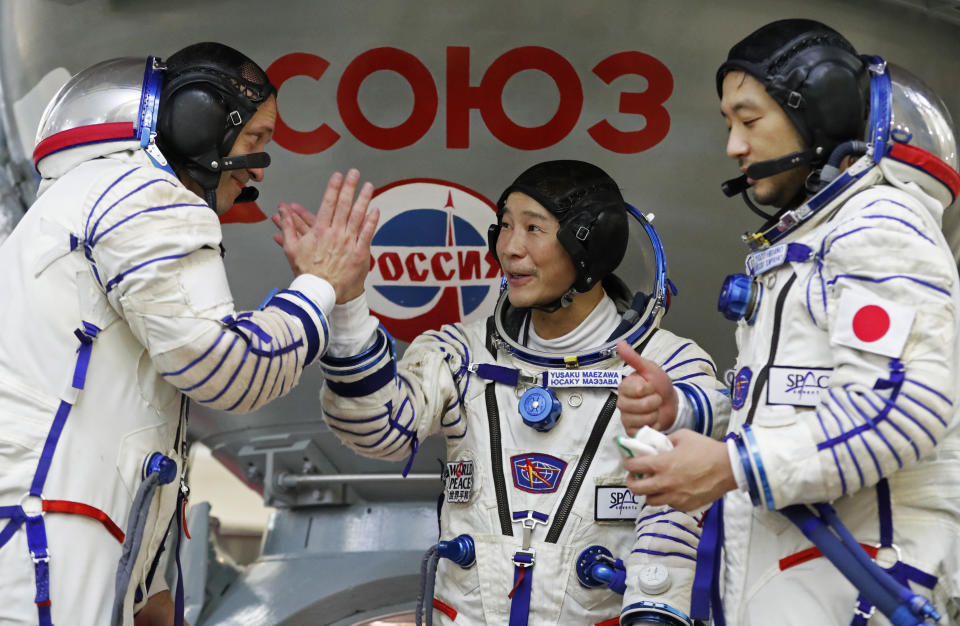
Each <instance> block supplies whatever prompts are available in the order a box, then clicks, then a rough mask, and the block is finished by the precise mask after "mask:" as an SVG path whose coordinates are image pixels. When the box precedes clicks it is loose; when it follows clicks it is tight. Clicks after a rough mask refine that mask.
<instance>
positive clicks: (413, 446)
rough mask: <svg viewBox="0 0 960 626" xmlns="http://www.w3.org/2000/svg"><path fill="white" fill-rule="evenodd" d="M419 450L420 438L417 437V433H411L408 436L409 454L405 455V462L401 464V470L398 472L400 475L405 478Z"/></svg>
mask: <svg viewBox="0 0 960 626" xmlns="http://www.w3.org/2000/svg"><path fill="white" fill-rule="evenodd" d="M419 450H420V438H419V437H417V433H413V436H412V437H411V438H410V456H409V457H407V463H406V465H404V466H403V471H402V472H400V475H401V476H403V477H404V478H406V477H407V474H409V473H410V470H411V469H413V459H415V458H416V456H417V452H418V451H419Z"/></svg>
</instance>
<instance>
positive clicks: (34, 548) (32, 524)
mask: <svg viewBox="0 0 960 626" xmlns="http://www.w3.org/2000/svg"><path fill="white" fill-rule="evenodd" d="M26 524H27V547H28V548H29V549H30V557H31V558H32V559H33V576H34V581H35V583H36V588H37V593H36V595H35V596H34V599H33V601H34V602H35V603H36V605H37V617H38V619H39V625H40V626H52V625H53V622H52V621H51V618H50V553H49V552H48V551H47V533H46V531H45V529H44V527H43V516H42V515H33V516H29V517H27V518H26Z"/></svg>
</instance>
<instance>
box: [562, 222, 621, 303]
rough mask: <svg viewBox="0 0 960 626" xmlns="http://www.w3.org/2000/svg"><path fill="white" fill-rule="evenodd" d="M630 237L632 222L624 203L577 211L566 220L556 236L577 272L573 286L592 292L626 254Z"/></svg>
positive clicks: (582, 290) (578, 289) (580, 290)
mask: <svg viewBox="0 0 960 626" xmlns="http://www.w3.org/2000/svg"><path fill="white" fill-rule="evenodd" d="M583 229H585V230H583ZM628 237H629V225H628V224H627V215H626V212H625V211H624V210H623V209H622V205H621V206H618V207H614V206H612V205H608V206H604V207H602V208H591V209H588V210H585V211H578V212H577V214H576V215H574V216H573V217H572V218H570V219H568V220H564V223H563V225H562V226H561V227H560V230H559V231H558V232H557V239H558V240H559V241H560V244H561V245H562V246H563V247H564V249H565V250H566V251H567V254H569V255H570V258H571V260H572V261H573V265H574V269H576V271H577V279H576V282H575V283H574V288H575V289H576V290H577V291H579V292H581V293H582V292H585V291H589V290H590V289H591V288H592V287H593V286H594V285H595V284H596V283H597V281H599V280H600V279H602V278H603V277H604V276H606V275H608V274H609V273H610V272H612V271H613V270H615V269H616V268H617V266H618V265H620V261H622V260H623V256H624V254H626V251H627V239H628Z"/></svg>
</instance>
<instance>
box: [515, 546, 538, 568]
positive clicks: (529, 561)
mask: <svg viewBox="0 0 960 626" xmlns="http://www.w3.org/2000/svg"><path fill="white" fill-rule="evenodd" d="M511 560H512V561H513V564H514V565H516V566H517V567H533V564H534V563H535V562H536V560H537V551H536V550H534V549H533V548H520V549H519V550H517V551H516V552H514V554H513V558H512V559H511Z"/></svg>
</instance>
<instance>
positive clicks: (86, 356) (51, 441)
mask: <svg viewBox="0 0 960 626" xmlns="http://www.w3.org/2000/svg"><path fill="white" fill-rule="evenodd" d="M73 332H74V334H75V335H76V336H77V339H79V340H80V347H79V348H78V349H77V364H76V366H75V367H74V369H73V387H74V388H75V389H83V386H84V384H85V382H86V379H87V367H88V366H89V365H90V351H91V349H92V348H93V340H94V339H95V338H96V337H97V333H99V332H100V329H99V328H97V327H96V326H94V325H93V324H91V323H90V322H83V328H82V329H81V328H78V329H77V330H75V331H73ZM71 408H73V405H71V404H70V403H69V402H67V401H66V400H61V401H60V406H59V407H57V414H56V415H55V416H54V418H53V424H52V425H51V426H50V432H48V433H47V439H46V441H45V442H44V444H43V451H42V452H41V453H40V461H39V463H37V471H36V472H35V473H34V475H33V483H32V484H31V485H30V495H32V496H36V497H38V498H39V497H41V494H42V493H43V485H44V483H46V481H47V472H49V471H50V464H51V463H52V462H53V453H54V450H56V448H57V442H58V441H60V435H61V434H62V433H63V427H64V425H65V424H66V423H67V416H68V415H70V409H71Z"/></svg>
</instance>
